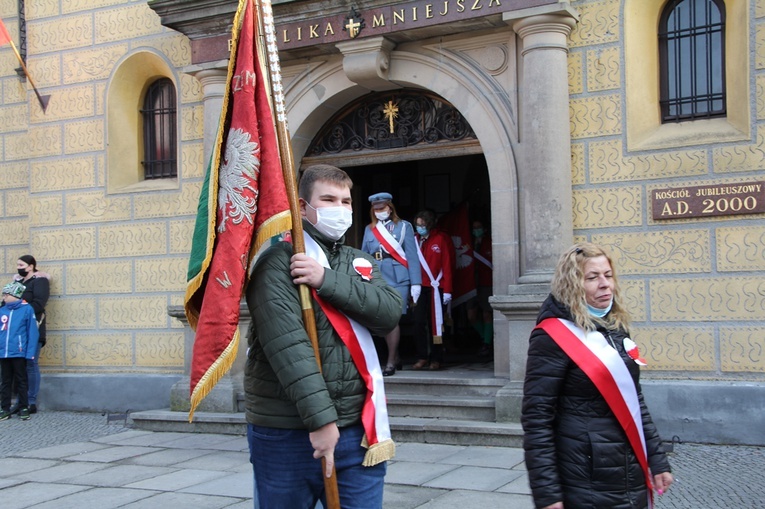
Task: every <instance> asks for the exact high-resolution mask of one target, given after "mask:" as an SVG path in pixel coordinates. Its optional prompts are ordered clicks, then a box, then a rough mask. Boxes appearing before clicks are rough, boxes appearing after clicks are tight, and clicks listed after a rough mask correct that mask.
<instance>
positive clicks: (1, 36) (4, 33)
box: [0, 19, 13, 46]
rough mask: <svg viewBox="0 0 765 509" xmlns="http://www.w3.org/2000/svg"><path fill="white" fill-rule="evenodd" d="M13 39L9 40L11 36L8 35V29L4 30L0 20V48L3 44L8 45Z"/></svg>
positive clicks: (3, 24)
mask: <svg viewBox="0 0 765 509" xmlns="http://www.w3.org/2000/svg"><path fill="white" fill-rule="evenodd" d="M12 40H13V39H11V34H9V33H8V29H7V28H5V23H3V20H2V19H0V46H2V45H4V44H8V43H9V42H11V41H12Z"/></svg>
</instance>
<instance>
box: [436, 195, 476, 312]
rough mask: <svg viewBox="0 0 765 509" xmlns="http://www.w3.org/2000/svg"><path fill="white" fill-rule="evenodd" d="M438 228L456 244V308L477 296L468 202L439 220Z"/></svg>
mask: <svg viewBox="0 0 765 509" xmlns="http://www.w3.org/2000/svg"><path fill="white" fill-rule="evenodd" d="M438 227H439V228H440V229H441V230H443V231H445V232H446V233H447V234H448V235H449V236H450V237H451V238H452V242H454V250H455V253H456V257H455V265H456V266H455V269H454V275H453V277H452V284H453V286H454V289H453V292H452V306H453V307H456V306H459V305H460V304H464V303H465V302H467V301H468V299H470V298H472V297H475V295H476V288H475V273H474V271H475V265H474V264H475V259H474V258H473V248H472V247H471V236H470V216H469V211H468V204H467V202H463V203H462V204H460V205H458V206H457V207H456V208H455V209H454V210H451V211H450V212H449V213H448V214H446V215H444V216H442V217H441V218H440V219H439V220H438Z"/></svg>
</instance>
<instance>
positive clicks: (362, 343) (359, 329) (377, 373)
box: [303, 231, 391, 448]
mask: <svg viewBox="0 0 765 509" xmlns="http://www.w3.org/2000/svg"><path fill="white" fill-rule="evenodd" d="M303 235H304V239H305V252H306V254H307V255H308V256H310V257H311V258H313V259H314V260H316V261H317V262H319V264H320V265H321V266H322V267H324V268H327V269H328V268H330V267H329V260H327V255H326V254H325V253H324V251H323V250H322V249H321V248H320V247H319V245H318V244H317V243H316V241H315V240H314V239H313V238H311V236H310V235H309V234H308V232H305V231H304V232H303ZM312 293H313V296H314V298H315V299H316V301H317V302H318V303H319V305H320V306H321V309H322V311H324V314H325V315H327V318H328V319H329V322H330V323H331V324H332V328H334V329H335V331H336V332H337V334H338V335H339V336H340V338H341V339H342V340H343V343H344V344H345V346H346V348H348V350H349V351H350V353H351V357H352V358H353V363H354V364H355V365H356V369H357V370H358V371H359V374H360V375H361V378H362V379H363V380H364V384H365V385H366V387H367V397H366V400H365V401H364V408H363V409H362V411H361V423H362V425H363V426H364V433H365V434H366V438H367V443H368V444H369V447H370V448H371V447H372V446H374V445H375V444H378V443H380V442H384V441H386V440H390V439H391V435H390V423H389V421H388V407H387V405H386V403H385V387H384V385H383V377H382V370H381V369H380V361H379V360H378V358H377V351H376V350H375V345H374V342H373V340H372V335H371V334H370V333H369V330H367V328H366V327H364V326H363V325H361V324H360V323H358V322H357V321H355V320H353V319H351V318H349V317H348V316H346V315H345V313H343V312H342V311H338V310H337V309H336V308H335V307H334V306H332V305H331V304H329V303H327V302H325V301H324V300H323V299H321V298H320V297H319V296H318V294H317V293H316V290H315V289H313V290H312Z"/></svg>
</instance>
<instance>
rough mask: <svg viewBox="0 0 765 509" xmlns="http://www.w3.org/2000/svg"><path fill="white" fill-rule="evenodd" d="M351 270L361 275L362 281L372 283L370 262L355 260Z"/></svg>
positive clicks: (361, 259)
mask: <svg viewBox="0 0 765 509" xmlns="http://www.w3.org/2000/svg"><path fill="white" fill-rule="evenodd" d="M353 268H354V269H355V270H356V272H358V273H359V274H360V275H361V278H362V279H363V280H364V281H372V262H370V261H369V260H367V259H366V258H355V259H354V260H353Z"/></svg>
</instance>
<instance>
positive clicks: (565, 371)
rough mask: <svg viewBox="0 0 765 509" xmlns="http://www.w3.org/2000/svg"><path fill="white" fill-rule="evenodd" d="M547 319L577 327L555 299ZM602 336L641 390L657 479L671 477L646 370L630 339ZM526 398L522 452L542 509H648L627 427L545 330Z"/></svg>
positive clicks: (537, 338) (536, 344) (614, 333)
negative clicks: (643, 376)
mask: <svg viewBox="0 0 765 509" xmlns="http://www.w3.org/2000/svg"><path fill="white" fill-rule="evenodd" d="M546 318H563V319H566V320H572V318H571V316H570V313H569V311H568V309H567V308H566V307H565V306H563V305H562V304H561V303H559V302H558V301H557V300H555V299H554V298H553V297H552V296H549V297H548V298H547V300H545V302H544V304H542V309H541V311H540V313H539V317H538V318H537V323H539V322H541V321H542V320H544V319H546ZM600 332H601V333H602V334H603V335H604V336H605V337H606V339H607V340H608V341H609V343H611V344H612V346H614V347H615V348H616V350H617V351H618V352H619V355H621V357H622V359H623V360H624V362H625V364H626V365H627V368H628V369H629V372H630V374H631V375H632V378H633V380H634V381H635V385H636V386H637V391H638V399H639V401H640V409H641V412H642V418H643V431H644V434H645V440H646V447H647V450H648V464H649V467H650V469H651V473H652V475H655V474H659V473H662V472H669V471H670V468H669V462H668V461H667V457H666V455H665V454H664V449H663V447H662V445H661V440H660V438H659V434H658V432H657V430H656V426H654V424H653V421H652V420H651V416H650V414H649V413H648V409H647V407H646V405H645V401H644V400H643V393H642V391H641V389H640V383H639V377H640V370H639V367H638V365H637V364H636V363H635V361H633V360H632V359H631V358H630V357H629V356H628V355H627V353H626V351H625V350H624V344H623V341H624V338H625V337H627V332H625V331H622V330H606V329H602V330H600ZM523 393H524V394H523V414H522V417H521V422H522V424H523V430H524V433H525V435H524V443H523V447H524V449H525V451H526V468H527V469H528V475H529V483H530V484H531V490H532V494H533V496H534V503H535V504H536V507H537V508H541V507H546V506H548V505H550V504H554V503H556V502H559V501H563V506H564V507H565V508H566V509H569V508H576V509H587V508H598V509H603V508H606V507H607V508H609V509H642V508H645V507H647V504H648V498H647V497H648V492H647V490H646V484H645V478H644V476H643V471H642V469H641V467H640V464H639V463H638V461H637V458H636V457H635V454H634V453H633V451H632V448H631V446H630V445H629V442H628V441H627V437H626V435H625V433H624V431H623V429H622V427H621V426H620V425H619V423H618V421H617V420H616V417H615V416H614V414H613V412H612V411H611V409H610V408H609V406H608V404H607V403H606V401H605V400H604V399H603V397H602V396H601V395H600V392H599V391H598V389H597V388H596V387H595V385H594V384H593V383H592V382H591V381H590V379H589V378H588V377H587V375H585V374H584V372H583V371H582V370H581V369H579V367H578V366H577V365H576V364H574V362H573V361H572V360H571V359H570V358H569V357H568V356H567V355H566V354H565V353H564V352H563V350H562V349H561V348H560V347H559V346H558V345H557V343H555V341H554V340H553V339H552V338H550V336H549V335H548V334H547V333H546V332H544V331H543V330H541V329H535V330H534V331H533V332H532V333H531V338H530V339H529V357H528V363H527V365H526V380H525V383H524V388H523Z"/></svg>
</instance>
